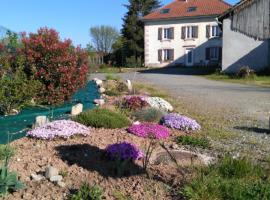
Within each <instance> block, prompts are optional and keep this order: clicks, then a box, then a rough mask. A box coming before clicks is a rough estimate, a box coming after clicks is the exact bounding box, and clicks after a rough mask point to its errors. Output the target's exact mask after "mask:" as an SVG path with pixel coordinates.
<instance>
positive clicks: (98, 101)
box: [94, 99, 105, 106]
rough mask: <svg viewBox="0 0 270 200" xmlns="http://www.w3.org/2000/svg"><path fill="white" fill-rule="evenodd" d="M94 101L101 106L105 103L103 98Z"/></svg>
mask: <svg viewBox="0 0 270 200" xmlns="http://www.w3.org/2000/svg"><path fill="white" fill-rule="evenodd" d="M94 103H95V104H97V105H99V106H102V105H104V104H105V100H104V99H95V100H94Z"/></svg>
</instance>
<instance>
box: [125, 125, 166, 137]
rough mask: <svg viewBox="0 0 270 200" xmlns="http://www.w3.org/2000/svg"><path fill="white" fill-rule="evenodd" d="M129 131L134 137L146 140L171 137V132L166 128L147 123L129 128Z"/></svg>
mask: <svg viewBox="0 0 270 200" xmlns="http://www.w3.org/2000/svg"><path fill="white" fill-rule="evenodd" d="M128 131H129V132H130V133H132V134H134V135H137V136H139V137H144V138H146V137H149V136H153V137H155V138H156V139H163V138H167V137H169V136H170V132H169V130H168V129H167V128H166V127H165V126H162V125H159V124H154V123H147V122H146V123H142V124H134V125H132V126H131V127H129V128H128Z"/></svg>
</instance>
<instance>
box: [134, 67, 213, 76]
mask: <svg viewBox="0 0 270 200" xmlns="http://www.w3.org/2000/svg"><path fill="white" fill-rule="evenodd" d="M138 72H140V73H144V74H169V75H208V74H212V73H213V72H215V69H212V68H211V69H209V68H206V67H183V66H173V67H162V68H153V69H145V70H140V71H138Z"/></svg>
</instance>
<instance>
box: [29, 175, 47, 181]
mask: <svg viewBox="0 0 270 200" xmlns="http://www.w3.org/2000/svg"><path fill="white" fill-rule="evenodd" d="M31 178H32V179H33V180H34V181H41V180H43V179H44V176H42V175H40V174H31Z"/></svg>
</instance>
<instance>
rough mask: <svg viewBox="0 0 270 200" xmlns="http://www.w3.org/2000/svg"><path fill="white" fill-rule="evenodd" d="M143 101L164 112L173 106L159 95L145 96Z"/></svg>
mask: <svg viewBox="0 0 270 200" xmlns="http://www.w3.org/2000/svg"><path fill="white" fill-rule="evenodd" d="M145 101H146V102H147V103H148V104H149V105H150V106H151V107H152V108H156V109H159V110H161V111H165V112H172V111H173V106H172V105H171V104H170V103H169V102H168V101H166V100H164V99H162V98H160V97H145Z"/></svg>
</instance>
